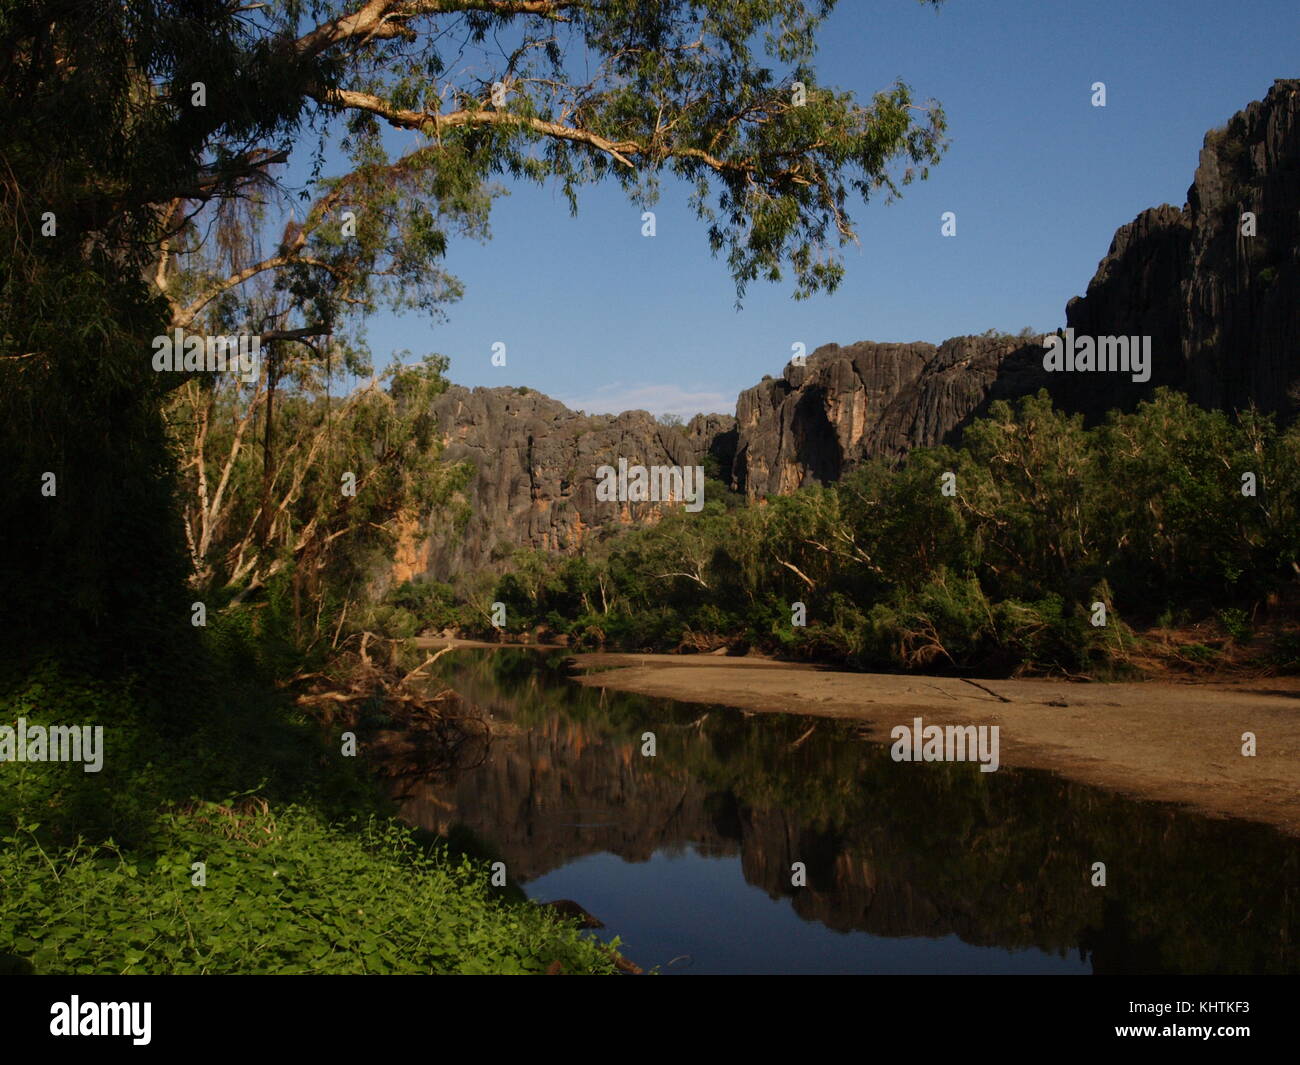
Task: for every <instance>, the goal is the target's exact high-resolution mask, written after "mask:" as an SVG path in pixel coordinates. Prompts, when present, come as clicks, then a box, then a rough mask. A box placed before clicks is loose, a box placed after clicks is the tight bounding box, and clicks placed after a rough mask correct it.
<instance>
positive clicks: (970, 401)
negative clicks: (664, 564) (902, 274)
mask: <svg viewBox="0 0 1300 1065" xmlns="http://www.w3.org/2000/svg"><path fill="white" fill-rule="evenodd" d="M1042 352H1043V349H1042V348H1041V347H1040V346H1039V344H1038V341H1037V340H1034V341H1028V340H1017V339H1014V338H1011V337H996V336H981V337H955V338H954V339H952V340H945V341H944V342H943V343H942V344H940V345H939V346H938V347H935V346H934V345H933V344H924V343H915V344H872V343H859V344H852V345H850V346H849V347H846V348H842V347H839V346H838V345H836V344H828V345H826V346H825V347H821V348H818V349H817V350H816V351H814V352H813V353H812V354H811V355H810V356H809V357H808V360H807V362H806V363H805V364H804V365H803V366H795V365H788V366H786V368H785V373H784V375H783V376H782V377H780V378H776V379H772V378H765V379H764V380H763V381H762V382H760V383H759V384H757V385H755V386H754V387H753V388H750V389H747V390H746V391H744V392H742V393H741V394H740V398H739V400H738V401H737V403H736V434H737V440H736V457H735V460H734V462H733V465H732V487H733V488H735V489H736V490H737V491H744V492H745V493H747V494H748V495H750V496H752V497H761V496H766V495H780V494H784V493H786V492H792V491H794V490H795V489H796V488H798V487H799V486H800V485H804V484H809V483H812V482H814V481H833V480H837V479H838V478H839V477H841V476H842V475H843V474H845V473H847V472H849V471H850V470H851V469H853V467H854V466H856V465H857V464H859V463H861V462H863V461H865V460H866V459H868V458H872V457H875V456H885V457H890V458H895V457H898V456H900V455H903V454H905V453H906V452H907V451H910V450H911V449H912V448H915V447H924V446H927V445H933V444H937V443H940V442H943V441H948V440H952V439H954V438H955V437H956V436H957V435H958V434H959V433H960V430H961V428H962V427H963V426H964V425H965V424H966V423H967V422H969V421H970V419H971V418H972V417H974V416H976V415H977V414H978V413H980V412H981V411H982V410H983V409H984V408H985V407H987V405H988V404H989V403H990V402H992V401H993V400H994V399H997V398H1001V397H1010V396H1015V395H1024V394H1025V393H1027V392H1032V391H1034V390H1036V389H1037V388H1040V387H1043V386H1045V385H1047V384H1049V383H1050V382H1049V381H1048V380H1047V378H1048V375H1047V374H1045V373H1044V372H1043V369H1042Z"/></svg>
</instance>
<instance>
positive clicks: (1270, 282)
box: [1066, 79, 1300, 418]
mask: <svg viewBox="0 0 1300 1065" xmlns="http://www.w3.org/2000/svg"><path fill="white" fill-rule="evenodd" d="M1248 212H1249V213H1250V214H1253V216H1254V219H1253V229H1254V235H1253V236H1252V235H1249V231H1250V229H1251V228H1252V226H1251V220H1250V219H1249V218H1248V217H1246V216H1247V213H1248ZM1066 319H1067V321H1068V323H1069V324H1070V325H1071V326H1073V327H1074V328H1075V329H1076V330H1077V331H1078V332H1080V333H1090V334H1101V335H1107V334H1115V335H1118V334H1147V335H1150V336H1151V337H1152V348H1153V352H1152V359H1153V364H1154V366H1153V373H1152V380H1151V382H1150V384H1149V385H1148V386H1146V388H1145V389H1128V390H1124V392H1123V393H1122V394H1121V395H1120V396H1119V397H1118V398H1119V400H1121V401H1122V405H1125V406H1127V405H1131V404H1132V403H1133V402H1136V398H1137V397H1138V396H1139V395H1141V394H1145V393H1146V392H1149V391H1150V390H1151V389H1152V388H1154V387H1155V386H1156V385H1158V384H1166V385H1170V386H1172V387H1175V388H1178V389H1181V390H1183V391H1185V392H1186V393H1187V394H1188V395H1189V396H1190V397H1191V398H1192V400H1193V401H1195V402H1196V403H1198V404H1201V405H1202V406H1206V407H1212V408H1222V409H1228V410H1233V409H1240V408H1243V407H1246V406H1248V405H1249V404H1251V403H1254V404H1255V405H1256V406H1258V407H1260V408H1261V409H1263V410H1266V411H1271V412H1273V413H1275V414H1278V415H1281V416H1283V417H1284V418H1290V417H1294V415H1295V413H1296V411H1297V410H1298V409H1300V394H1297V389H1296V383H1297V380H1298V379H1300V80H1298V79H1288V80H1279V81H1276V82H1274V84H1273V87H1272V88H1271V89H1270V90H1269V92H1268V94H1267V96H1266V97H1265V98H1264V99H1263V100H1261V101H1256V102H1255V103H1252V104H1250V106H1248V107H1247V108H1245V110H1243V111H1240V112H1239V113H1238V114H1236V115H1234V116H1233V117H1232V119H1230V120H1229V122H1228V123H1227V125H1226V126H1224V127H1223V128H1222V129H1219V130H1212V131H1211V132H1210V133H1208V134H1206V137H1205V145H1204V147H1203V148H1202V149H1201V156H1200V163H1199V165H1198V167H1197V169H1196V177H1195V180H1194V181H1193V183H1192V186H1191V188H1190V189H1188V192H1187V203H1186V205H1185V206H1184V207H1183V208H1182V209H1181V210H1179V209H1178V208H1175V207H1170V206H1168V205H1164V206H1162V207H1157V208H1154V209H1152V210H1149V211H1144V212H1143V213H1142V214H1141V215H1139V216H1138V217H1137V219H1135V220H1134V221H1133V222H1131V223H1129V224H1128V225H1126V226H1123V227H1121V228H1120V230H1119V231H1118V232H1117V233H1116V234H1115V239H1114V241H1113V242H1112V243H1111V247H1110V251H1109V253H1108V254H1107V255H1106V258H1105V259H1103V260H1102V262H1101V265H1100V266H1099V267H1098V269H1097V274H1096V276H1095V277H1094V278H1093V280H1092V283H1091V284H1090V285H1089V286H1088V291H1087V293H1086V294H1085V295H1084V296H1083V297H1081V298H1079V299H1075V300H1071V301H1070V304H1069V305H1068V307H1067V308H1066ZM1094 393H1095V394H1093V395H1090V396H1087V397H1084V400H1083V402H1082V404H1081V409H1087V410H1088V412H1089V413H1094V412H1095V411H1096V409H1097V408H1098V407H1099V406H1100V404H1101V403H1104V402H1106V401H1108V399H1109V398H1110V397H1108V396H1107V395H1106V394H1105V392H1104V391H1100V392H1098V391H1096V390H1094ZM1113 405H1114V404H1113Z"/></svg>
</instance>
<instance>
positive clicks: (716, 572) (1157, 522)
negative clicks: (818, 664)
mask: <svg viewBox="0 0 1300 1065" xmlns="http://www.w3.org/2000/svg"><path fill="white" fill-rule="evenodd" d="M1298 471H1300V428H1297V427H1295V426H1293V427H1291V428H1289V429H1287V430H1286V431H1278V430H1277V429H1276V427H1275V426H1274V424H1273V422H1272V421H1271V420H1270V419H1269V418H1266V417H1262V416H1259V415H1257V414H1255V413H1253V412H1245V413H1243V414H1242V415H1240V416H1239V417H1232V416H1229V415H1227V414H1224V413H1220V412H1210V411H1206V410H1203V409H1201V408H1198V407H1196V406H1194V405H1192V404H1190V403H1189V402H1188V401H1187V399H1186V398H1185V397H1183V396H1182V395H1181V394H1178V393H1174V392H1169V391H1161V392H1159V393H1158V394H1157V395H1156V396H1155V398H1153V399H1152V400H1151V401H1149V402H1144V403H1142V404H1140V405H1139V406H1138V408H1137V409H1136V410H1135V411H1133V412H1131V413H1119V412H1116V413H1113V414H1112V415H1111V416H1110V417H1109V418H1108V419H1107V420H1106V421H1105V422H1104V423H1103V424H1101V425H1097V426H1094V427H1091V428H1087V427H1085V426H1084V424H1083V421H1082V418H1081V417H1080V416H1077V415H1069V414H1065V413H1063V412H1061V411H1058V410H1055V409H1053V407H1052V405H1051V403H1050V401H1049V400H1048V399H1047V397H1046V396H1045V395H1039V396H1037V397H1029V398H1026V399H1023V400H1021V401H1020V402H1019V403H1018V404H1017V405H1016V406H1014V407H1013V406H1012V405H1010V404H1007V403H1004V402H998V403H994V404H993V405H992V406H991V407H990V409H989V411H988V413H987V415H986V416H985V417H982V418H980V419H977V420H976V421H974V422H973V423H972V424H971V425H970V426H969V427H968V428H967V429H966V431H965V433H964V436H963V439H962V441H961V444H960V446H957V447H939V448H927V449H922V450H918V451H914V452H912V453H911V454H909V455H908V456H907V458H906V460H904V461H902V462H900V463H889V462H885V461H873V462H869V463H866V464H865V465H863V466H862V467H860V468H859V469H857V470H855V471H853V472H852V473H850V474H849V475H848V476H847V477H845V478H844V479H843V480H842V481H840V482H838V483H836V484H828V485H817V486H811V487H805V488H802V489H800V490H799V491H797V492H795V493H794V494H792V495H789V496H785V497H780V498H773V499H765V500H759V501H750V502H748V503H745V502H740V501H737V500H736V499H735V498H734V497H732V498H725V497H724V498H721V499H720V498H718V494H719V493H718V489H720V488H721V485H719V484H718V483H717V482H710V486H709V487H710V488H711V489H713V490H714V491H713V492H712V494H711V495H710V494H709V493H706V499H707V500H708V501H707V502H706V504H705V506H704V509H703V510H702V511H701V512H700V513H698V514H690V513H686V512H684V511H682V510H681V509H671V508H670V509H666V510H665V511H664V513H663V514H662V517H661V520H659V521H658V522H657V523H655V524H653V525H647V526H641V527H636V528H631V529H626V530H620V531H618V532H616V533H614V534H613V535H611V536H609V537H607V538H606V539H605V540H604V541H603V542H601V543H598V544H596V545H594V546H593V547H592V548H591V549H589V550H586V551H584V552H583V553H582V554H579V555H575V556H571V557H557V556H553V555H547V554H544V553H541V552H534V551H520V552H517V553H516V555H515V556H514V557H513V559H512V560H511V561H512V564H511V567H510V569H509V570H508V571H507V572H506V573H505V574H504V575H502V576H501V577H500V578H499V580H497V581H496V582H495V583H494V584H491V585H490V586H488V587H486V588H485V589H484V590H482V591H480V592H479V593H478V595H479V597H480V598H481V599H484V600H488V599H490V600H495V601H497V602H501V603H504V604H505V606H506V619H507V624H506V625H505V626H504V630H505V633H506V634H507V635H509V636H512V637H514V638H521V637H525V636H538V635H540V636H541V637H543V638H546V637H548V636H552V635H559V636H560V637H562V638H563V639H566V640H567V641H569V642H571V643H572V644H573V645H574V646H578V647H584V648H594V647H607V648H610V649H618V650H653V651H672V650H678V651H711V650H716V649H719V648H723V647H726V648H729V649H731V650H733V651H743V650H744V649H745V648H746V647H754V648H757V649H760V650H763V651H767V652H770V653H776V654H781V655H787V656H791V657H796V658H807V659H816V660H820V661H827V662H833V663H837V664H842V665H846V666H849V667H852V668H861V669H891V670H892V669H917V670H974V671H985V672H996V673H1009V672H1015V671H1020V670H1031V671H1038V672H1050V673H1058V674H1065V675H1070V676H1075V675H1083V674H1086V675H1093V676H1113V675H1115V674H1117V673H1130V674H1131V673H1133V672H1134V671H1140V670H1141V669H1143V668H1146V669H1151V668H1156V667H1157V666H1158V664H1159V663H1160V662H1163V663H1165V664H1166V665H1168V666H1170V667H1171V668H1185V669H1188V670H1196V669H1200V668H1211V667H1213V666H1214V665H1215V664H1216V663H1217V664H1223V663H1226V662H1228V661H1233V662H1237V663H1240V664H1245V665H1247V666H1252V667H1254V668H1259V669H1282V670H1294V669H1296V668H1300V638H1297V632H1296V627H1295V625H1294V623H1293V620H1294V617H1295V613H1294V603H1295V591H1296V575H1297V572H1300V568H1298V565H1297V563H1298V561H1300V488H1298V487H1297V486H1298V485H1300V480H1298V479H1297V476H1296V475H1297V472H1298ZM945 484H946V485H947V486H948V490H947V492H946V491H945ZM948 492H950V493H951V494H948ZM799 604H802V607H803V610H802V613H803V614H804V615H805V617H804V618H803V620H804V622H805V623H804V624H803V625H799V624H795V620H796V618H797V616H798V614H799V613H800V611H799V606H798V605H799ZM487 614H488V611H487V610H486V609H484V606H483V603H482V602H474V601H468V602H466V601H465V598H461V599H459V600H458V597H457V592H456V591H455V590H453V589H451V588H448V587H446V586H440V585H437V584H424V585H413V584H408V585H407V586H405V587H403V588H400V589H396V590H395V591H394V592H393V593H392V594H391V595H390V597H389V603H388V608H387V613H382V614H381V616H380V618H379V620H380V621H381V622H383V623H386V624H388V625H390V626H391V627H393V628H395V629H398V630H404V631H405V634H407V635H409V634H412V633H413V632H415V631H417V630H418V629H419V628H421V627H428V628H431V629H433V630H435V631H436V630H439V629H443V628H453V629H459V630H460V631H462V632H465V633H467V634H472V635H477V636H491V635H495V634H494V633H493V630H492V629H491V628H490V627H489V626H487V625H485V624H484V621H483V619H484V617H486V616H487ZM1153 627H1154V628H1158V629H1159V630H1160V631H1161V632H1162V636H1161V637H1160V638H1159V639H1149V638H1144V637H1142V636H1141V635H1140V633H1142V632H1143V631H1146V630H1150V629H1152V628H1153ZM1197 627H1199V631H1200V632H1202V633H1208V634H1209V635H1199V636H1198V635H1195V634H1194V633H1191V632H1190V631H1189V632H1185V633H1184V635H1183V636H1182V638H1181V639H1180V638H1179V631H1180V630H1194V629H1197ZM1202 641H1204V642H1202Z"/></svg>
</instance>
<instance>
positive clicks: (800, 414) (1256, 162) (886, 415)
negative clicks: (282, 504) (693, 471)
mask: <svg viewBox="0 0 1300 1065" xmlns="http://www.w3.org/2000/svg"><path fill="white" fill-rule="evenodd" d="M1066 321H1067V323H1068V325H1069V327H1070V328H1072V329H1073V330H1074V331H1075V333H1076V334H1078V335H1089V336H1147V337H1150V338H1151V376H1150V380H1149V381H1146V382H1140V383H1139V382H1135V381H1133V380H1132V377H1131V375H1129V374H1116V373H1083V372H1076V373H1047V372H1046V371H1045V370H1044V369H1043V359H1042V356H1043V348H1042V346H1041V343H1042V338H1012V337H1008V336H1004V335H997V334H986V335H984V336H979V337H969V336H968V337H956V338H954V339H952V340H947V341H944V342H943V343H942V344H940V345H938V346H937V347H936V346H935V345H933V344H926V343H907V344H875V343H866V342H864V343H858V344H851V345H849V346H848V347H840V346H838V345H835V344H828V345H826V346H824V347H821V348H818V349H817V350H816V351H814V352H813V353H812V354H811V355H810V356H809V357H808V359H807V362H806V364H805V365H803V366H794V365H787V366H786V367H785V370H784V372H783V374H782V376H781V377H779V378H771V377H766V378H764V379H763V380H762V381H761V382H760V383H759V384H757V385H755V386H754V387H752V388H750V389H747V390H746V391H744V392H742V393H741V394H740V397H739V399H738V401H737V404H736V417H735V418H734V419H733V418H729V417H726V416H723V415H706V416H699V417H697V418H695V419H694V420H693V421H692V422H691V423H690V425H689V426H686V427H682V428H674V427H668V426H663V425H660V424H659V423H657V422H656V421H655V420H654V419H653V418H652V417H651V416H650V415H649V414H647V413H646V412H644V411H629V412H626V413H624V414H620V415H617V416H611V415H601V416H594V417H589V416H587V415H584V414H579V413H576V412H574V411H571V410H569V409H568V408H567V407H565V406H564V405H563V404H561V403H558V402H556V401H555V400H552V399H549V398H547V397H546V396H543V395H540V394H538V393H536V392H529V391H527V390H524V389H509V388H494V389H482V388H479V389H474V390H473V391H472V392H471V391H468V390H466V389H464V388H452V389H451V390H449V391H448V392H447V393H446V394H445V395H444V396H442V397H440V399H439V400H438V402H437V404H436V409H435V413H436V414H437V416H438V418H439V421H440V424H441V425H442V428H443V433H444V436H445V438H446V440H447V442H448V448H447V453H446V454H447V457H449V458H451V459H453V460H456V459H468V460H470V461H471V462H473V463H474V465H475V467H476V473H475V475H474V481H473V483H472V485H471V486H470V489H469V492H468V497H469V501H470V502H471V504H472V505H471V508H470V509H471V511H472V516H471V518H470V523H469V525H468V526H467V527H466V528H465V529H463V530H460V531H451V530H448V529H435V530H434V532H433V533H432V535H431V536H430V537H429V539H428V540H427V541H426V542H425V544H424V546H423V549H422V550H421V551H419V552H417V555H418V558H419V560H420V561H419V564H418V565H416V566H415V567H413V568H414V569H417V570H418V569H420V568H423V569H424V570H426V571H429V572H432V573H434V574H435V575H437V576H440V577H443V578H446V577H449V576H450V575H452V574H454V573H456V572H458V571H463V570H464V569H466V568H476V567H479V566H482V565H483V564H485V563H490V562H492V561H493V559H494V558H496V557H499V556H500V555H501V553H502V550H504V549H505V548H508V547H511V546H515V545H523V546H529V547H537V548H543V549H547V550H555V551H571V550H575V549H577V548H578V547H579V546H580V545H581V544H582V543H584V542H585V541H586V540H587V539H588V538H589V537H590V536H592V535H593V533H598V532H599V531H600V530H602V529H605V528H608V527H611V526H614V525H617V524H626V523H630V522H636V521H643V520H654V518H655V515H656V513H657V512H658V509H659V506H658V504H650V503H643V504H613V503H604V502H599V501H598V500H597V499H596V495H595V484H596V481H595V470H596V467H597V466H599V465H600V464H602V463H610V464H613V463H615V462H617V460H618V458H619V457H623V458H626V459H627V460H628V461H629V462H630V463H641V464H644V465H657V464H665V465H688V464H689V465H698V464H703V463H706V462H707V463H708V465H709V467H710V471H711V473H713V474H714V475H715V476H718V477H720V478H722V479H723V480H724V481H728V482H729V483H730V485H731V487H732V488H733V489H734V490H736V491H740V492H744V493H746V494H747V495H748V496H750V497H751V498H755V497H762V496H767V495H775V494H782V493H787V492H791V491H794V490H795V489H797V488H798V487H799V486H800V485H804V484H808V483H810V482H816V481H832V480H835V479H837V478H839V477H841V476H842V475H843V474H845V473H847V472H849V471H850V470H852V469H853V468H854V466H856V465H859V464H860V463H862V462H864V461H866V460H868V459H870V458H873V457H876V456H884V457H889V458H896V457H899V456H901V455H903V454H905V453H906V452H908V451H909V450H911V449H912V448H916V447H922V446H927V445H934V444H938V443H955V442H957V441H958V440H959V439H960V435H961V431H962V429H963V428H964V427H965V426H966V425H967V424H969V422H970V421H971V419H972V418H975V417H978V416H979V415H980V414H981V413H983V412H984V411H985V410H986V409H987V407H988V405H989V403H991V402H992V401H994V400H996V399H1000V398H1007V399H1011V398H1015V397H1017V396H1022V395H1026V394H1030V393H1033V392H1036V391H1037V390H1038V389H1040V388H1046V389H1047V390H1048V391H1049V392H1050V393H1051V394H1052V396H1053V399H1054V400H1055V401H1056V403H1057V404H1058V406H1062V407H1064V408H1066V409H1069V410H1074V411H1080V412H1082V413H1084V414H1085V415H1086V416H1087V417H1088V418H1089V419H1092V420H1095V419H1098V418H1100V417H1101V416H1102V415H1104V414H1105V412H1106V411H1108V410H1111V409H1114V408H1120V409H1131V408H1132V407H1133V406H1134V405H1136V403H1137V402H1138V401H1139V400H1141V399H1142V398H1144V397H1146V396H1149V395H1150V394H1151V392H1152V391H1154V389H1155V388H1157V387H1158V386H1161V385H1168V386H1172V387H1174V388H1178V389H1181V390H1184V391H1186V392H1187V393H1188V394H1189V395H1190V396H1191V397H1192V399H1193V400H1194V401H1196V402H1198V403H1200V404H1202V405H1204V406H1207V407H1214V408H1223V409H1229V410H1232V409H1240V408H1243V407H1245V406H1247V405H1249V404H1251V403H1254V404H1255V405H1257V406H1259V407H1260V408H1262V409H1264V410H1267V411H1271V412H1274V413H1276V414H1278V415H1279V416H1280V417H1282V418H1283V419H1290V418H1292V417H1294V415H1295V414H1296V412H1297V411H1298V410H1300V80H1295V79H1292V80H1280V81H1277V82H1275V83H1274V85H1273V87H1272V89H1270V91H1269V92H1268V94H1267V96H1266V97H1265V99H1264V100H1262V101H1258V102H1256V103H1252V104H1251V105H1250V106H1249V107H1247V108H1246V109H1245V110H1243V111H1242V112H1240V113H1239V114H1237V115H1235V116H1234V117H1233V118H1232V119H1231V120H1230V121H1229V122H1228V123H1227V125H1226V126H1224V127H1223V128H1222V129H1219V130H1214V131H1211V132H1210V133H1209V134H1207V135H1206V138H1205V145H1204V148H1203V149H1202V151H1201V156H1200V163H1199V166H1198V168H1197V171H1196V175H1195V180H1194V181H1193V183H1192V186H1191V188H1190V189H1189V190H1188V194H1187V203H1186V204H1185V205H1184V206H1183V207H1182V208H1176V207H1172V206H1169V205H1168V204H1166V205H1162V206H1160V207H1155V208H1152V209H1150V210H1147V211H1144V212H1142V214H1140V215H1139V216H1138V217H1137V218H1136V219H1135V220H1134V221H1132V222H1130V223H1129V224H1127V225H1125V226H1122V227H1121V228H1120V229H1119V230H1118V231H1117V232H1116V234H1115V237H1114V239H1113V241H1112V242H1111V246H1110V250H1109V252H1108V253H1107V254H1106V256H1105V258H1104V259H1103V260H1102V261H1101V263H1100V265H1099V266H1098V268H1097V272H1096V275H1095V276H1094V277H1093V279H1092V281H1091V282H1090V283H1089V285H1088V288H1087V291H1086V293H1085V294H1084V295H1083V296H1082V297H1078V298H1075V299H1073V300H1071V301H1070V302H1069V304H1068V305H1067V307H1066Z"/></svg>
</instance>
